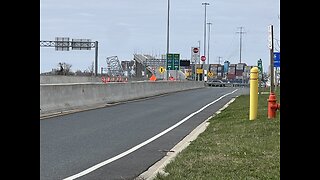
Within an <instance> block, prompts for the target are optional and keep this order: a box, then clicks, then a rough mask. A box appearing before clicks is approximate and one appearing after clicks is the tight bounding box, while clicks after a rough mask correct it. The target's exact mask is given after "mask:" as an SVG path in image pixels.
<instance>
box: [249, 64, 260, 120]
mask: <svg viewBox="0 0 320 180" xmlns="http://www.w3.org/2000/svg"><path fill="white" fill-rule="evenodd" d="M257 111H258V68H257V67H253V68H252V69H251V70H250V115H249V120H255V119H256V118H257Z"/></svg>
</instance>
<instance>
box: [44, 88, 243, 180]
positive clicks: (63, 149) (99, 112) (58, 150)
mask: <svg viewBox="0 0 320 180" xmlns="http://www.w3.org/2000/svg"><path fill="white" fill-rule="evenodd" d="M236 89H238V90H237V91H235V92H234V93H233V94H230V95H227V96H225V97H223V98H221V99H220V100H219V101H217V102H215V103H213V104H212V105H210V106H208V107H206V108H205V109H204V110H203V111H201V112H199V113H197V114H195V115H194V116H192V117H190V118H189V119H187V120H185V122H183V123H182V124H180V125H178V126H177V127H175V128H173V129H172V130H170V131H168V132H167V133H163V131H164V130H166V129H168V128H170V127H172V126H173V125H175V124H176V123H178V122H180V121H181V120H183V119H184V118H186V117H187V116H189V115H190V114H192V113H194V112H196V111H198V110H199V109H201V108H202V107H204V106H205V105H207V104H209V103H211V102H213V101H215V100H217V99H218V98H219V97H221V96H223V95H225V94H227V93H230V92H233V91H234V90H236ZM244 93H245V94H248V93H249V89H247V88H232V87H231V88H211V87H206V88H202V89H196V90H188V91H182V92H176V93H170V94H167V95H163V96H159V97H154V98H151V99H146V100H139V101H134V102H128V103H124V104H119V105H115V106H110V107H106V108H99V109H94V110H88V111H83V112H78V113H73V114H68V115H64V116H58V117H53V118H48V119H43V120H40V179H41V180H58V179H73V178H74V177H77V178H76V179H80V180H92V179H94V180H100V179H101V180H102V179H103V180H105V179H108V180H118V179H119V180H120V179H121V180H123V179H134V178H135V177H137V176H138V175H139V174H141V173H142V172H144V171H145V170H147V169H148V167H150V166H151V165H153V164H154V163H155V162H157V161H158V160H160V159H161V158H162V157H163V156H165V155H166V152H167V151H168V150H170V149H171V148H172V147H173V146H174V145H175V144H177V143H178V142H179V141H180V140H182V139H183V138H184V137H185V136H186V135H187V134H189V133H190V132H191V131H192V130H193V129H194V128H195V127H196V126H198V125H199V124H200V123H202V122H203V121H204V120H206V119H207V118H208V117H210V116H211V115H212V114H214V113H215V112H216V111H217V110H218V109H220V108H221V107H223V105H224V104H226V103H227V102H228V101H229V100H230V99H231V98H233V97H235V96H238V95H240V94H244ZM159 133H163V134H162V135H161V136H160V135H159ZM156 135H159V136H158V138H155V136H156ZM152 137H153V138H154V139H153V140H150V138H152ZM147 140H149V142H146V141H147ZM141 143H142V144H141ZM137 145H139V146H137ZM132 148H135V149H132ZM99 163H101V164H99Z"/></svg>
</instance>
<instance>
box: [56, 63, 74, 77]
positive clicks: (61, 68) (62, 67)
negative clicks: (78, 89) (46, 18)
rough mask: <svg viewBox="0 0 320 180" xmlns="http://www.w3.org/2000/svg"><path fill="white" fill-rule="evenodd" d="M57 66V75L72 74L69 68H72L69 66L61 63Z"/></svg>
mask: <svg viewBox="0 0 320 180" xmlns="http://www.w3.org/2000/svg"><path fill="white" fill-rule="evenodd" d="M58 66H59V69H58V70H57V74H58V75H71V74H73V73H72V72H71V67H72V65H71V64H67V63H65V62H63V63H61V62H59V63H58Z"/></svg>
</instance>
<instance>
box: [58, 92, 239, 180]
mask: <svg viewBox="0 0 320 180" xmlns="http://www.w3.org/2000/svg"><path fill="white" fill-rule="evenodd" d="M237 90H238V89H236V90H234V91H232V92H230V93H227V94H224V95H223V96H221V97H219V98H218V99H216V100H214V101H212V102H211V103H209V104H207V105H205V106H203V107H202V108H201V109H199V110H198V111H196V112H194V113H192V114H190V115H189V116H187V117H185V118H184V119H182V120H181V121H179V122H178V123H176V124H175V125H173V126H171V127H169V128H168V129H166V130H164V131H162V132H161V133H159V134H157V135H155V136H153V137H152V138H150V139H148V140H146V141H144V142H142V143H140V144H138V145H136V146H134V147H133V148H131V149H129V150H127V151H125V152H123V153H121V154H118V155H117V156H115V157H113V158H110V159H108V160H105V161H103V162H101V163H99V164H97V165H94V166H92V167H90V168H88V169H86V170H84V171H82V172H80V173H78V174H75V175H73V176H70V177H67V178H64V179H63V180H72V179H76V178H79V177H81V176H84V175H86V174H89V173H90V172H92V171H94V170H96V169H98V168H100V167H102V166H105V165H107V164H109V163H111V162H113V161H115V160H118V159H120V158H122V157H124V156H126V155H128V154H130V153H132V152H134V151H136V150H138V149H140V148H141V147H143V146H145V145H147V144H149V143H151V142H152V141H154V140H156V139H158V138H159V137H161V136H163V135H165V134H166V133H168V132H170V131H171V130H172V129H174V128H176V127H178V126H179V125H180V124H182V123H184V122H185V121H187V120H188V119H190V118H191V117H192V116H194V115H196V114H198V113H200V112H201V111H203V110H204V109H205V108H207V107H208V106H210V105H212V104H214V103H216V102H218V101H219V100H221V99H222V98H224V97H225V96H228V95H230V94H233V93H234V92H236V91H237Z"/></svg>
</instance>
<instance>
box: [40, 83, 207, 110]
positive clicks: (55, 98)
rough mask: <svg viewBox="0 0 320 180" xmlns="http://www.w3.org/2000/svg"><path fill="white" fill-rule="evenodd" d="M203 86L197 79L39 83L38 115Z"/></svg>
mask: <svg viewBox="0 0 320 180" xmlns="http://www.w3.org/2000/svg"><path fill="white" fill-rule="evenodd" d="M203 87H204V83H203V82H199V81H172V82H171V81H160V82H157V81H156V82H131V83H107V84H100V83H99V84H98V83H95V84H94V83H79V84H40V114H44V113H52V112H60V111H65V110H71V109H75V108H79V107H85V106H92V105H97V104H108V103H114V102H119V101H127V100H133V99H139V98H145V97H150V96H155V95H160V94H165V93H170V92H177V91H183V90H189V89H196V88H203Z"/></svg>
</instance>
